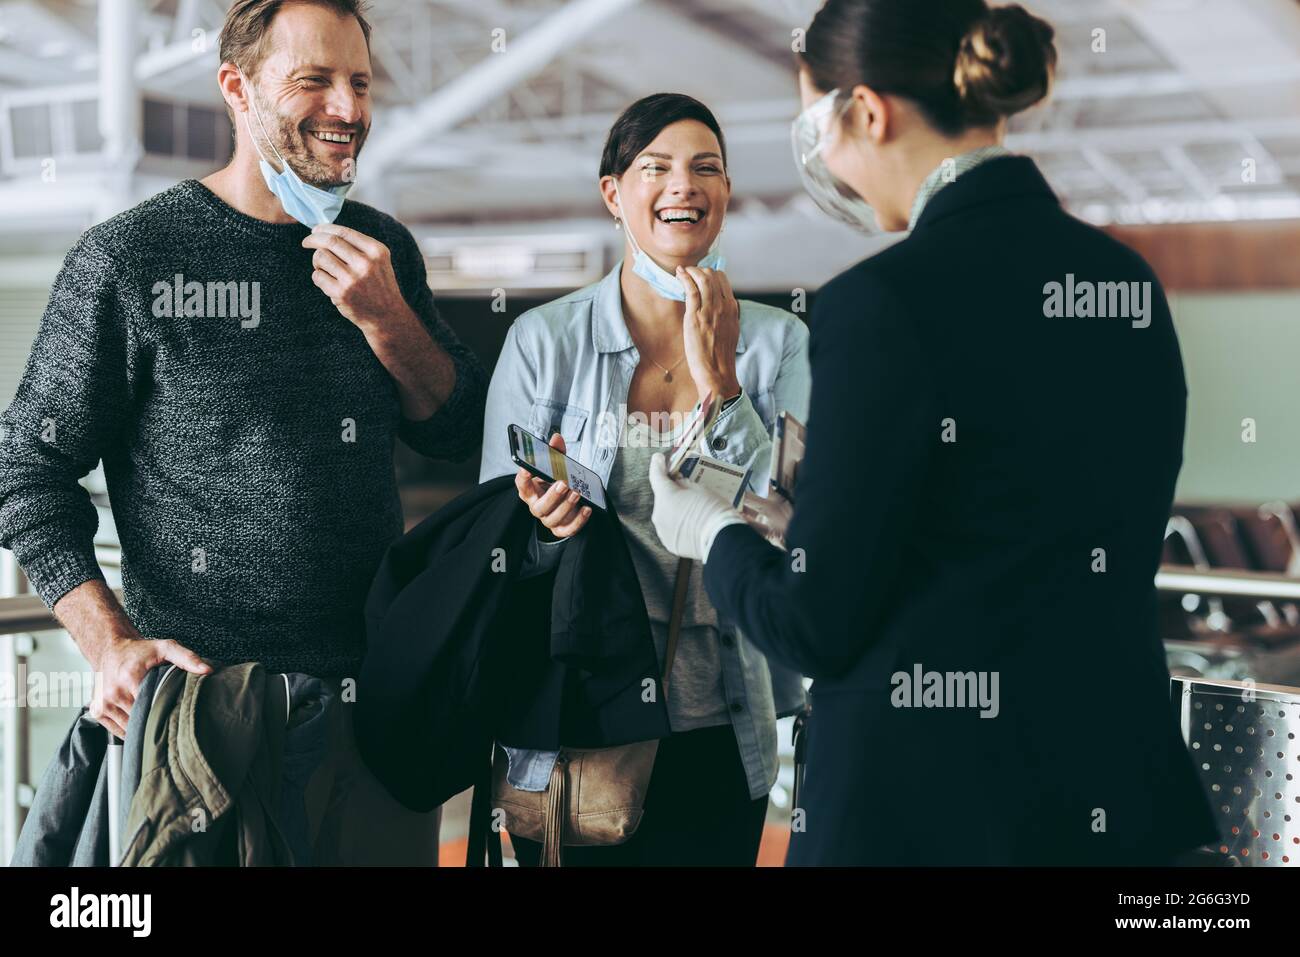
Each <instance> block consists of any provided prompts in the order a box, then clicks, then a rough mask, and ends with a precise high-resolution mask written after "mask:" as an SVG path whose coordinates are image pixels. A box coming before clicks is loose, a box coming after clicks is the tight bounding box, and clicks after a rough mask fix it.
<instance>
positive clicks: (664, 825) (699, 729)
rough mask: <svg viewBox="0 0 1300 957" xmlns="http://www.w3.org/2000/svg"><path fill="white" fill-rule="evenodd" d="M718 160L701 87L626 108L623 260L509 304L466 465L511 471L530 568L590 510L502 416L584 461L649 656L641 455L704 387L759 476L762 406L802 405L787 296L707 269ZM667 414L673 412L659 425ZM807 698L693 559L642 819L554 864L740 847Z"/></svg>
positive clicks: (518, 846)
mask: <svg viewBox="0 0 1300 957" xmlns="http://www.w3.org/2000/svg"><path fill="white" fill-rule="evenodd" d="M726 162H727V159H726V145H725V142H724V139H723V135H722V131H721V129H720V128H719V126H718V122H717V120H716V119H714V117H713V114H712V113H711V112H710V111H709V110H708V108H707V107H705V106H704V105H703V104H702V103H700V102H698V101H697V100H694V99H691V98H690V97H688V96H681V95H677V94H666V93H665V94H658V95H655V96H650V97H646V98H645V99H643V100H640V101H638V102H637V103H634V104H633V105H632V106H631V107H629V108H628V110H627V111H626V112H625V113H624V114H623V115H622V116H621V117H620V118H619V119H618V121H617V122H616V123H615V124H614V126H613V128H612V129H611V130H610V133H609V138H608V140H607V142H606V144H605V150H604V155H603V157H602V159H601V166H600V190H601V196H602V197H603V199H604V202H605V206H606V208H607V209H608V210H609V212H610V215H611V216H613V217H614V223H615V225H616V226H617V227H618V228H620V229H622V231H623V235H624V237H625V242H626V249H625V255H624V258H623V260H622V261H621V262H619V264H618V265H617V266H615V267H614V269H613V270H612V271H611V272H610V273H609V275H607V276H606V277H605V278H604V279H603V280H601V281H600V282H598V283H596V284H594V285H592V286H589V287H587V288H586V289H582V290H579V291H578V292H575V293H573V294H571V295H568V296H565V297H563V298H562V299H558V300H556V301H555V302H552V303H548V304H547V305H544V306H541V307H539V308H537V309H534V310H532V311H530V312H528V313H526V314H525V315H523V316H521V317H520V318H519V319H518V320H517V321H516V322H515V323H514V325H513V326H511V328H510V331H509V332H508V334H507V335H506V341H505V346H504V347H503V349H502V353H501V358H500V360H499V361H498V363H497V367H496V372H495V373H494V375H493V377H492V385H491V388H490V390H489V393H488V404H487V420H486V423H485V426H484V428H485V432H484V434H485V441H484V450H483V466H482V470H481V474H480V480H487V479H490V478H494V477H496V476H500V475H507V474H511V473H516V472H517V474H516V484H517V485H518V487H519V495H520V498H522V499H523V500H524V501H525V502H526V503H527V504H528V507H529V509H530V510H531V512H532V514H533V515H534V516H536V518H537V525H536V541H535V543H534V544H533V546H532V548H531V549H530V551H531V553H532V554H531V557H530V563H531V565H532V567H533V568H537V569H540V568H545V567H549V566H550V564H551V563H553V562H555V561H557V560H558V557H559V553H560V551H561V549H563V547H564V543H565V541H566V540H567V539H569V538H571V537H572V536H574V535H578V534H581V531H582V528H583V526H584V525H585V523H586V521H587V519H588V517H589V516H590V509H589V508H587V507H584V506H582V505H581V503H579V501H578V498H577V495H576V493H573V492H571V491H569V490H568V489H566V488H564V487H563V485H562V484H561V483H556V484H555V485H550V486H548V485H547V484H546V483H544V482H542V481H540V480H538V479H535V478H532V477H530V476H529V475H528V473H526V472H524V471H523V470H521V469H520V470H516V467H515V465H514V463H513V462H512V461H511V458H510V454H509V449H508V447H507V441H506V428H507V426H508V425H509V424H511V423H516V422H517V423H519V424H520V425H523V426H525V427H526V428H529V429H530V430H531V431H532V432H534V433H535V434H538V435H542V436H550V437H551V445H552V446H554V447H555V448H557V449H560V450H561V451H565V452H566V453H567V454H568V455H569V456H571V457H573V458H575V459H577V460H578V461H579V462H581V463H582V464H584V465H586V466H588V467H589V468H591V469H593V470H594V471H596V472H597V473H598V474H599V475H600V477H601V479H602V481H603V482H604V484H605V488H606V490H607V492H608V494H609V497H610V499H611V500H612V502H613V504H614V508H615V510H616V512H617V514H618V516H619V519H620V521H621V523H622V527H623V532H624V536H625V538H626V540H627V542H628V547H629V549H630V551H631V553H632V559H633V563H634V564H635V566H636V570H637V577H638V580H639V582H640V585H641V590H642V594H643V595H644V598H645V604H646V610H647V612H648V613H649V617H650V624H651V630H652V632H653V634H654V639H655V645H656V648H657V651H658V654H659V657H660V662H661V663H662V661H663V658H664V653H665V648H666V644H667V636H668V619H669V613H670V610H671V608H672V597H673V585H674V581H675V575H676V569H677V559H676V558H675V557H674V556H672V555H671V554H669V553H668V551H667V550H666V549H664V548H663V546H662V545H660V543H659V540H658V539H657V538H656V536H655V533H654V528H653V526H652V524H651V520H650V513H651V507H652V504H653V497H652V494H651V489H650V484H649V480H648V472H649V460H650V456H651V455H652V454H653V453H654V452H656V451H659V450H661V449H663V448H665V447H668V446H671V444H672V443H673V441H674V439H675V438H676V437H677V435H678V434H679V433H680V430H681V428H682V423H683V422H684V420H685V419H686V418H687V417H688V416H689V415H690V413H691V411H692V410H693V409H694V408H695V406H696V405H697V404H698V403H699V402H700V401H701V400H702V399H703V398H704V397H705V396H706V395H713V396H717V397H721V398H722V399H723V400H724V408H723V411H722V413H721V415H720V417H719V419H718V422H717V423H716V425H715V426H714V427H713V428H712V429H711V430H710V431H709V432H708V433H707V435H706V436H705V441H706V442H707V443H708V447H709V449H710V450H711V454H712V455H713V457H715V458H718V459H722V460H724V461H729V462H732V463H735V464H737V465H740V466H742V467H746V466H752V469H753V471H752V473H751V474H752V476H753V477H752V478H751V487H752V488H753V490H754V491H756V492H758V493H759V494H765V485H766V476H767V471H768V459H769V458H770V453H771V429H772V424H773V421H774V419H775V417H776V415H777V414H778V413H779V412H781V411H782V410H789V411H790V412H791V413H792V414H794V415H796V416H798V417H800V418H803V417H804V416H805V414H806V412H807V402H808V391H809V387H810V381H809V373H808V357H807V340H808V334H807V330H806V329H805V327H804V326H803V325H802V324H801V323H800V322H799V321H798V320H797V319H796V318H795V317H794V316H792V315H790V314H789V313H786V312H783V311H781V310H779V309H775V308H772V307H769V306H764V305H761V304H759V303H755V302H748V301H738V300H737V299H736V297H735V295H734V294H733V293H732V290H731V284H730V283H729V282H728V280H727V276H726V274H725V273H724V272H723V271H722V269H723V265H724V263H723V261H722V258H721V256H720V255H719V254H718V252H717V245H718V237H719V234H720V233H721V231H722V224H723V220H724V218H725V216H726V211H727V203H728V201H729V200H730V197H731V181H730V178H729V177H728V175H727V165H726ZM665 421H667V422H671V423H676V424H677V428H674V429H665V430H660V429H659V428H657V426H659V425H662V424H664V423H665ZM611 423H613V424H614V425H615V428H614V429H613V430H612V433H611V431H610V430H609V426H610V424H611ZM803 705H804V692H803V687H802V683H801V682H800V679H799V676H798V675H796V674H794V673H792V672H790V671H787V670H785V669H781V668H779V667H777V666H773V667H772V668H771V669H769V666H768V663H767V661H766V660H765V659H764V657H763V656H762V654H760V653H759V652H758V651H756V650H755V649H754V648H753V646H751V645H750V644H749V643H748V641H747V640H746V639H745V638H744V637H743V636H741V635H739V634H738V633H737V632H736V630H735V629H734V628H733V627H731V625H730V623H729V622H726V621H722V620H719V618H718V615H717V613H716V612H715V611H714V609H713V607H712V606H711V605H710V604H709V601H708V598H707V596H706V595H705V594H704V591H703V589H702V587H701V583H700V572H699V567H698V566H695V567H694V568H693V570H692V575H691V579H690V582H689V589H688V592H687V597H686V603H685V612H684V617H683V621H682V628H681V633H680V638H679V644H678V647H677V653H676V655H675V658H674V662H673V667H672V673H671V676H670V681H669V689H668V693H667V707H668V714H669V720H670V723H671V727H672V731H673V733H672V735H671V736H670V737H668V738H666V739H664V740H662V741H661V742H660V745H659V750H658V754H657V757H656V759H655V765H654V771H653V774H652V775H651V779H650V786H649V790H648V792H647V794H646V798H645V814H644V817H643V818H642V821H641V824H640V826H639V828H638V829H637V831H636V833H635V834H634V835H633V837H632V838H631V839H630V840H628V841H627V842H626V843H624V844H620V845H615V846H608V847H572V848H568V849H566V850H565V854H564V860H565V863H566V864H568V865H615V864H617V865H628V864H731V865H753V864H754V862H755V860H756V857H757V854H758V845H759V840H760V838H761V836H762V831H763V819H764V816H765V812H766V808H767V795H768V792H769V791H770V790H771V788H772V785H773V784H774V783H775V781H776V772H777V758H776V719H777V717H779V716H783V715H787V714H793V713H795V712H797V711H799V710H801V709H802V707H803ZM508 753H509V758H510V771H509V779H510V782H511V783H512V784H513V785H515V786H516V787H522V788H524V789H527V790H534V791H540V790H544V789H545V787H546V785H547V782H548V780H549V778H550V772H551V769H552V766H553V765H554V762H555V755H554V753H552V752H527V751H518V750H509V752H508ZM512 843H513V844H514V847H515V852H516V856H517V857H518V859H519V861H520V863H521V864H525V865H531V864H534V863H536V862H537V858H538V850H539V845H537V844H535V843H533V842H531V841H526V840H523V839H521V838H514V837H512Z"/></svg>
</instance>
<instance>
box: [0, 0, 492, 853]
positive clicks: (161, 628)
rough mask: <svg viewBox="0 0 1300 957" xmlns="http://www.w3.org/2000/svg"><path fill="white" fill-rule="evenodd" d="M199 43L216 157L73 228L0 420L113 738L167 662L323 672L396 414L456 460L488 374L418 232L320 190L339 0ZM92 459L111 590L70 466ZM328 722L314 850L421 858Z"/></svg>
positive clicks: (40, 574)
mask: <svg viewBox="0 0 1300 957" xmlns="http://www.w3.org/2000/svg"><path fill="white" fill-rule="evenodd" d="M221 59H222V61H223V62H222V65H221V68H220V71H219V73H218V82H219V83H220V86H221V91H222V94H223V96H224V98H225V101H226V104H227V106H228V108H229V110H230V112H231V117H232V120H233V121H234V123H235V130H236V149H235V155H234V158H233V159H232V160H231V163H230V165H229V166H227V167H226V168H225V169H222V170H220V171H218V172H216V173H214V174H212V175H211V176H209V177H207V178H206V179H204V180H202V181H196V180H188V181H185V182H182V183H180V184H179V185H177V186H175V187H173V188H171V189H168V190H166V191H164V192H162V193H160V194H158V195H157V196H154V197H153V198H152V199H149V200H147V201H146V202H144V203H142V204H140V205H139V206H137V207H135V208H134V209H131V210H128V211H127V212H125V213H122V214H120V215H118V216H116V217H114V218H112V219H110V220H108V221H107V222H104V223H102V224H100V225H98V226H95V227H94V228H92V229H90V230H88V231H87V232H86V233H85V234H84V235H83V236H82V237H81V239H80V240H79V241H78V242H77V244H76V245H75V246H74V247H73V249H72V250H71V252H69V253H68V256H67V260H66V261H65V263H64V266H63V270H62V271H61V272H60V274H59V276H58V278H57V280H56V281H55V285H54V288H53V290H52V292H51V296H50V302H49V306H48V308H47V310H46V312H45V315H44V318H43V320H42V322H41V327H40V331H39V334H38V335H37V338H36V342H35V345H34V346H33V348H32V354H31V357H30V359H29V360H28V364H27V368H26V372H25V373H24V375H23V379H22V382H21V384H20V385H19V388H18V392H17V395H16V397H15V399H14V401H13V404H12V405H11V406H10V407H9V409H8V410H7V412H6V413H5V415H4V418H3V429H4V441H3V446H0V544H2V545H3V546H5V547H7V548H10V549H12V550H13V551H14V553H15V554H16V556H17V558H18V560H19V562H20V563H21V564H22V566H23V568H24V569H25V571H26V573H27V576H28V578H29V579H30V581H31V582H32V585H33V586H34V587H35V589H36V591H37V592H38V593H39V594H40V596H41V597H42V598H43V599H44V601H45V602H46V604H47V605H49V606H50V607H51V608H52V609H53V610H54V612H55V614H56V615H57V616H58V618H59V620H60V621H61V622H62V623H63V625H64V626H65V627H66V628H67V630H68V631H69V633H70V634H71V635H72V637H73V639H74V640H75V641H76V642H77V645H78V646H79V647H80V649H81V650H82V652H83V653H84V654H85V656H86V658H87V660H88V661H89V662H90V663H91V665H92V666H93V668H94V669H95V671H96V672H97V674H98V675H99V676H100V677H101V682H100V684H101V687H100V688H99V689H98V690H97V692H96V694H95V698H94V701H93V703H92V707H91V713H92V714H93V715H94V716H95V717H96V718H97V719H98V720H99V721H100V722H101V723H102V724H104V725H105V727H107V728H108V729H109V730H111V731H113V732H114V733H116V734H117V735H118V736H119V737H121V736H124V732H125V726H126V724H127V717H128V714H129V712H130V709H131V704H132V701H133V699H134V696H135V692H136V689H137V688H138V687H139V685H140V682H141V680H142V679H143V676H144V674H145V672H147V671H148V670H149V669H150V668H151V667H153V666H154V665H156V664H159V663H161V662H164V661H169V662H173V663H174V664H176V665H177V666H179V667H180V668H183V669H185V670H187V671H193V672H205V671H206V670H208V665H207V664H206V663H205V662H204V661H203V660H201V658H205V659H209V660H211V661H214V662H217V663H221V664H224V663H236V662H244V661H260V662H262V663H263V664H264V665H265V666H266V667H267V668H269V669H271V670H274V671H285V672H302V673H306V674H312V675H316V676H319V677H325V678H330V679H333V680H335V681H337V682H339V683H340V685H341V686H342V687H344V688H345V689H346V682H347V679H348V678H350V677H352V676H355V674H356V673H357V668H358V664H359V662H360V659H361V656H362V652H363V649H364V643H365V632H364V624H363V616H362V610H363V604H364V600H365V596H366V593H367V589H368V587H369V584H370V580H371V577H372V575H373V574H374V571H375V570H376V568H377V567H378V564H379V561H380V559H381V557H382V555H383V553H384V550H385V548H386V547H387V546H388V545H389V544H390V543H391V542H392V540H393V539H394V538H395V537H396V536H398V535H400V534H401V531H402V512H401V505H400V502H399V499H398V494H397V487H396V482H395V478H394V473H393V448H394V439H395V437H401V438H402V439H403V441H405V442H406V443H407V444H408V445H410V446H411V447H412V448H413V449H415V450H417V451H418V452H421V453H423V454H424V455H427V456H430V457H435V458H447V459H457V460H458V459H464V458H466V457H468V456H469V455H470V454H471V453H473V451H474V450H475V449H476V447H477V446H478V444H479V442H480V439H481V433H482V422H483V405H484V399H485V393H486V376H485V373H484V371H483V369H482V367H481V366H480V364H479V363H478V361H477V360H476V359H475V358H474V356H473V354H472V353H471V352H470V351H469V350H468V349H467V348H466V347H465V346H463V345H462V344H461V343H460V342H458V341H457V339H456V337H455V335H454V334H453V333H452V332H451V331H450V329H448V327H447V326H446V325H445V324H444V323H443V322H442V321H441V320H440V319H439V318H438V315H437V312H436V310H435V308H434V303H433V299H432V295H431V293H430V291H429V288H428V285H427V283H426V279H425V271H424V265H423V259H422V257H421V254H420V251H419V249H418V247H417V245H416V243H415V241H414V239H413V238H412V236H411V235H410V233H409V232H407V230H406V229H404V228H403V227H402V226H401V225H400V224H398V223H397V222H396V221H395V220H393V219H392V218H391V217H389V216H386V215H384V214H383V213H380V212H378V211H377V210H374V209H372V208H370V207H368V206H364V205H361V204H359V203H355V202H344V201H342V199H341V193H342V192H344V191H345V188H346V186H347V185H348V184H349V183H350V182H351V180H352V178H353V175H352V174H353V170H354V169H355V166H354V164H355V162H356V159H357V155H358V153H359V152H360V150H361V146H362V144H363V143H364V141H365V138H366V135H367V133H368V131H369V127H370V101H369V95H368V88H369V84H370V78H371V77H370V71H371V66H370V55H369V26H368V25H367V24H366V22H365V20H364V18H363V17H362V10H361V4H360V3H359V2H357V0H308V2H294V3H277V2H273V0H236V2H235V3H234V4H233V6H232V7H231V10H230V13H229V14H228V16H227V20H226V24H225V27H224V28H223V30H222V34H221ZM261 157H265V160H262V159H261ZM273 163H274V165H272V164H273ZM273 190H274V191H273ZM309 226H315V228H314V229H310V228H308V227H309ZM100 459H102V460H103V462H104V471H105V475H106V477H107V481H108V489H109V496H110V500H111V504H112V508H113V515H114V519H115V522H116V525H117V531H118V536H119V538H120V540H121V545H122V581H123V592H124V596H125V602H124V604H125V607H122V606H121V605H119V604H118V602H117V601H116V600H115V598H114V596H113V593H112V592H111V591H110V590H109V589H108V587H107V586H106V584H105V581H104V578H103V575H102V573H101V571H100V569H99V567H98V565H97V564H96V561H95V550H94V545H93V540H92V539H93V536H94V533H95V529H96V526H97V517H96V512H95V508H94V506H93V504H92V502H91V501H90V498H89V496H88V495H87V493H86V491H85V490H84V489H83V488H82V487H81V486H80V485H79V484H78V480H79V479H80V478H81V477H83V476H84V475H85V474H86V473H87V472H89V471H90V470H91V469H93V468H94V466H95V464H96V462H98V461H99V460H100ZM341 725H343V726H344V727H342V728H341V730H340V731H339V732H338V734H337V735H336V738H335V739H334V740H332V741H331V743H330V748H331V757H332V759H333V760H334V761H335V762H336V765H337V767H336V775H335V781H336V784H335V787H334V790H333V791H332V792H331V794H330V795H329V796H327V797H325V798H322V802H323V803H322V806H321V807H320V808H319V809H317V810H318V813H317V814H316V815H315V816H314V817H313V819H312V826H313V828H315V829H318V830H319V833H320V834H321V835H322V840H323V841H328V842H330V843H329V846H325V845H322V846H321V847H320V848H318V851H319V853H318V855H317V860H318V861H319V862H322V863H433V862H436V854H437V836H438V835H437V831H438V818H437V813H436V812H434V813H431V814H427V815H421V814H415V813H414V812H410V811H407V810H406V809H405V808H402V807H401V806H400V805H397V804H396V802H394V801H393V800H392V799H391V798H390V797H389V796H388V795H387V794H386V793H385V792H384V791H383V789H382V787H381V786H380V785H379V784H378V782H377V781H375V780H374V779H373V777H372V776H370V775H369V773H368V772H367V771H366V770H365V768H364V766H362V765H361V763H360V761H359V759H358V757H357V755H356V748H355V744H354V743H353V741H352V736H351V721H350V713H349V715H348V720H346V721H343V722H341Z"/></svg>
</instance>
